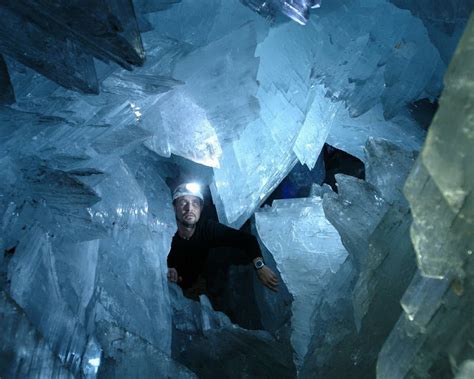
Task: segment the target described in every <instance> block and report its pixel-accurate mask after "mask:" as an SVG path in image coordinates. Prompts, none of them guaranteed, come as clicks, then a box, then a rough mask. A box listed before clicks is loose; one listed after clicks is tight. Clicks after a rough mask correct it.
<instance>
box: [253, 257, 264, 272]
mask: <svg viewBox="0 0 474 379" xmlns="http://www.w3.org/2000/svg"><path fill="white" fill-rule="evenodd" d="M264 266H265V262H264V261H263V258H262V257H257V258H255V259H254V260H253V267H254V268H255V270H260V269H262V268H263V267H264Z"/></svg>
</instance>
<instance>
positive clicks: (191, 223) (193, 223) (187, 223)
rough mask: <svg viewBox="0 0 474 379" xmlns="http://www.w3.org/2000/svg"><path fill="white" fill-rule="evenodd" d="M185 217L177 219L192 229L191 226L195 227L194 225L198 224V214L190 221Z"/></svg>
mask: <svg viewBox="0 0 474 379" xmlns="http://www.w3.org/2000/svg"><path fill="white" fill-rule="evenodd" d="M184 217H186V215H185V216H184ZM184 217H183V219H182V220H177V221H178V222H179V223H180V224H181V225H183V226H184V227H185V228H189V229H191V228H193V227H194V226H195V225H196V223H197V221H196V216H194V221H189V222H188V221H186V220H185V219H184Z"/></svg>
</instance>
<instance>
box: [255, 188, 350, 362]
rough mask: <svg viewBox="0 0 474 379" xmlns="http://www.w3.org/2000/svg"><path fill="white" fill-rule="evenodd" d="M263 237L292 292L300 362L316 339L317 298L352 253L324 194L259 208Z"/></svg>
mask: <svg viewBox="0 0 474 379" xmlns="http://www.w3.org/2000/svg"><path fill="white" fill-rule="evenodd" d="M255 219H256V226H257V232H258V235H259V238H260V239H261V240H262V242H263V244H264V245H265V246H266V248H268V250H269V251H270V252H271V254H272V256H273V258H274V259H275V262H276V264H277V269H278V270H279V271H280V273H281V275H282V279H283V281H284V282H285V285H286V286H287V287H288V290H289V292H290V294H291V295H292V296H293V299H294V300H293V303H292V321H291V328H292V336H291V342H292V345H293V348H294V350H295V364H296V365H297V367H300V366H301V365H302V363H303V359H304V357H305V355H306V352H307V349H308V344H309V342H310V339H311V334H310V333H309V331H310V316H311V313H312V310H313V308H314V307H315V305H316V303H317V301H318V298H317V296H316V295H315V294H316V293H318V292H319V291H320V290H321V288H324V287H325V286H327V285H328V284H329V282H330V280H331V275H327V274H326V273H333V274H334V273H335V272H336V271H337V270H338V268H339V266H340V265H341V263H342V262H344V260H345V259H346V257H347V251H346V250H345V248H344V247H343V245H342V243H341V239H340V237H339V234H338V232H337V231H336V229H335V228H334V227H333V226H332V225H331V224H330V223H329V221H328V220H327V219H326V216H325V215H324V211H323V207H322V199H321V198H318V197H315V198H308V199H289V200H275V201H274V202H273V204H272V207H271V208H264V209H263V210H261V211H259V212H257V213H256V214H255Z"/></svg>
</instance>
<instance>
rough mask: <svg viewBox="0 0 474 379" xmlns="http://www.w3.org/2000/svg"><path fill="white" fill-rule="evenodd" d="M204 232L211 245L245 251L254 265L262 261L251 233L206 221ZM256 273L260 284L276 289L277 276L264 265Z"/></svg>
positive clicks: (258, 247)
mask: <svg viewBox="0 0 474 379" xmlns="http://www.w3.org/2000/svg"><path fill="white" fill-rule="evenodd" d="M206 234H207V238H209V242H210V244H211V246H212V247H223V246H227V247H235V248H239V249H242V250H243V251H245V253H246V255H247V257H248V258H249V261H251V262H252V264H253V265H254V266H255V262H257V261H259V260H261V261H262V262H263V258H262V253H261V251H260V246H259V245H258V241H257V239H256V238H255V236H253V235H252V234H249V233H246V232H243V231H241V230H237V229H232V228H229V227H228V226H226V225H223V224H220V223H216V222H213V221H208V223H207V225H206ZM257 275H258V278H259V279H260V281H261V282H262V284H263V285H264V286H265V287H268V288H269V289H271V290H272V291H277V290H278V277H277V276H276V275H275V273H274V272H273V271H272V270H271V269H270V267H268V266H266V265H264V266H263V267H262V268H259V269H257Z"/></svg>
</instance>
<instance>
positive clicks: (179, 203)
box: [173, 183, 204, 227]
mask: <svg viewBox="0 0 474 379" xmlns="http://www.w3.org/2000/svg"><path fill="white" fill-rule="evenodd" d="M203 203H204V196H203V195H202V192H201V189H200V187H199V185H198V184H196V183H183V184H180V185H179V186H178V187H176V189H175V190H174V191H173V205H174V211H175V213H176V220H177V221H178V223H180V224H182V225H184V226H186V227H192V226H194V225H195V224H196V223H197V222H198V221H199V218H200V217H201V211H202V207H203Z"/></svg>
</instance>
